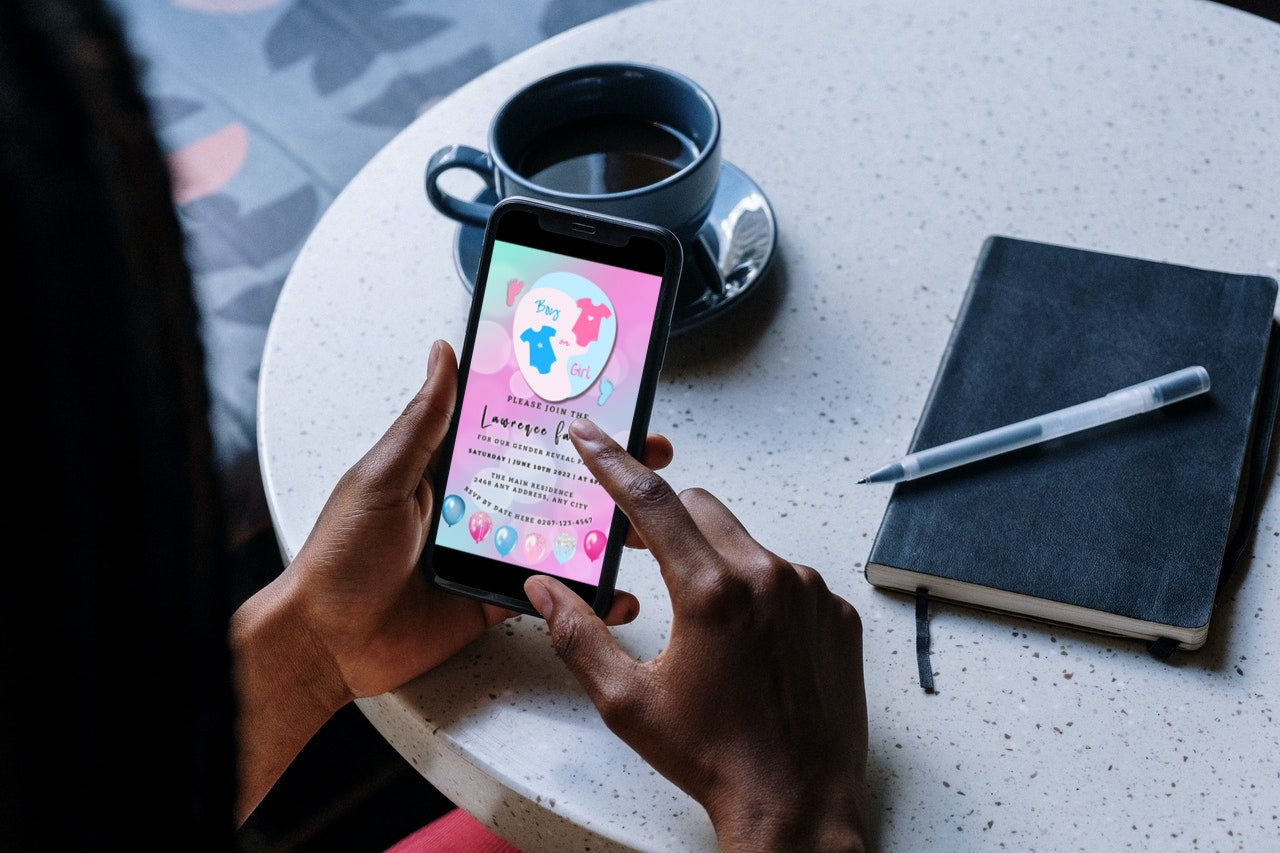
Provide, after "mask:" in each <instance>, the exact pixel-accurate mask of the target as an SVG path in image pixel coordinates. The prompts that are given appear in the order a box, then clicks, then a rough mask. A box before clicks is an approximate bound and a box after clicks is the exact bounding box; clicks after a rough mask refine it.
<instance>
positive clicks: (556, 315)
mask: <svg viewBox="0 0 1280 853" xmlns="http://www.w3.org/2000/svg"><path fill="white" fill-rule="evenodd" d="M682 262H683V254H682V251H681V248H680V243H679V242H678V241H677V240H676V238H675V236H674V235H672V233H671V232H670V231H668V230H666V229H665V228H661V227H658V226H654V225H649V224H644V223H639V222H632V221H629V220H625V219H617V218H613V217H606V216H601V215H597V214H591V213H586V212H583V211H580V210H575V209H573V208H568V207H561V206H555V205H549V204H545V203H542V202H534V201H530V200H527V199H523V198H509V199H506V200H503V201H501V202H499V203H498V204H497V205H495V206H494V208H493V212H492V214H490V216H489V219H488V223H487V225H486V227H485V233H484V243H483V247H482V249H481V255H480V265H479V268H478V271H477V275H476V284H475V288H474V290H473V291H472V301H471V312H470V315H469V318H468V320H467V332H466V339H465V340H464V341H463V346H462V355H461V359H460V363H459V378H458V401H457V406H456V408H455V410H454V417H453V421H452V423H451V425H450V428H449V432H448V436H447V438H446V439H445V444H444V447H443V452H442V455H441V458H442V462H441V464H440V465H439V467H438V470H437V472H436V478H435V483H434V485H435V495H436V501H435V511H434V514H433V517H432V524H431V532H430V534H429V536H428V539H427V545H426V547H425V548H424V550H423V557H422V564H423V567H424V570H425V571H426V572H427V574H428V576H429V577H430V578H431V580H432V582H433V583H435V584H436V585H437V586H439V587H441V588H443V589H445V590H448V591H449V592H452V593H456V594H459V595H464V596H468V597H471V598H475V599H479V600H480V601H485V602H489V603H492V604H497V605H500V606H502V607H506V608H509V609H511V610H515V611H519V612H522V613H528V614H531V615H537V612H536V611H535V610H534V609H533V606H532V605H531V604H530V603H529V600H528V598H527V597H526V596H525V594H524V582H525V579H526V578H529V577H531V576H533V575H537V574H546V575H553V576H555V577H557V578H558V579H559V580H561V581H562V582H564V583H565V584H566V585H567V586H568V587H569V588H570V589H572V590H574V591H575V592H576V593H577V594H578V595H580V596H581V597H582V598H583V599H584V600H586V601H587V602H588V603H589V604H590V605H591V607H592V609H593V610H595V612H596V613H598V614H600V615H601V616H603V615H604V614H605V613H606V612H607V611H608V609H609V605H610V603H611V602H612V600H613V589H614V580H615V578H616V575H617V568H618V562H619V560H620V559H621V556H622V548H623V544H624V542H625V541H626V534H627V519H626V516H625V515H623V513H622V511H621V510H619V509H618V508H617V506H616V505H615V504H614V502H613V499H612V498H610V497H609V495H608V493H607V492H606V491H605V489H604V487H603V486H601V485H600V483H599V482H597V481H596V480H595V478H594V477H592V476H591V472H590V471H588V470H587V467H586V465H584V464H583V462H582V459H581V457H580V456H579V455H578V452H577V450H576V449H575V448H574V446H573V442H572V441H571V440H570V438H569V425H570V424H571V423H573V421H574V420H575V419H576V418H589V419H590V420H591V421H593V422H594V423H595V424H596V425H597V426H598V427H600V429H601V430H603V431H604V432H605V433H606V434H608V435H610V436H612V437H613V438H614V439H615V440H616V441H617V442H618V443H619V444H622V445H623V446H624V447H626V448H627V450H628V451H629V452H630V453H631V454H632V455H633V456H636V457H637V458H638V457H640V455H641V453H642V452H643V449H644V443H645V437H646V435H647V434H648V429H649V415H650V411H651V409H652V407H653V398H654V394H655V392H656V390H657V383H658V374H659V372H660V371H661V369H662V360H663V357H664V355H665V353H666V347H667V335H668V332H669V330H670V328H671V314H672V310H673V308H674V305H675V297H676V288H677V286H678V284H679V280H680V270H681V265H682Z"/></svg>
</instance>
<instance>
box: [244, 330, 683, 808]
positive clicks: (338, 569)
mask: <svg viewBox="0 0 1280 853" xmlns="http://www.w3.org/2000/svg"><path fill="white" fill-rule="evenodd" d="M457 382H458V368H457V360H456V356H455V355H454V352H453V349H452V347H450V346H449V344H447V343H445V342H444V341H438V342H437V343H436V344H435V345H434V346H433V347H432V350H431V356H430V359H429V361H428V366H427V379H426V381H425V382H424V384H423V385H422V387H421V389H420V390H419V391H418V392H417V394H416V395H414V397H413V399H412V400H411V401H410V402H409V404H408V405H407V406H406V407H405V409H404V411H403V412H402V413H401V414H400V416H399V417H398V418H397V419H396V421H395V422H394V423H393V424H392V425H391V426H390V427H389V428H388V429H387V431H386V433H385V434H384V435H383V436H382V437H381V438H380V439H379V440H378V441H377V443H376V444H374V445H373V447H372V448H371V449H370V450H369V451H368V452H367V453H366V454H365V455H364V456H363V457H362V458H361V459H360V460H359V461H357V462H356V463H355V464H354V465H352V466H351V468H350V469H348V470H347V471H346V473H344V474H343V476H342V477H341V479H340V480H339V481H338V483H337V485H336V486H335V487H334V489H333V492H332V493H331V494H330V496H329V499H328V500H327V501H326V502H325V505H324V508H323V509H322V510H321V512H320V517H319V518H318V519H317V521H316V524H315V526H314V527H313V528H312V531H311V534H310V535H309V536H308V537H307V540H306V542H305V543H304V544H303V546H302V549H301V550H300V551H299V553H298V555H297V557H295V558H294V560H293V561H292V562H291V563H290V564H289V566H288V567H286V568H285V570H284V571H283V572H282V573H281V574H280V576H279V577H277V578H276V579H275V580H274V581H272V582H271V583H270V584H268V585H267V586H266V587H264V588H263V589H262V590H260V591H259V592H258V593H256V594H255V595H254V596H253V597H252V598H250V599H249V600H248V601H247V602H246V603H245V604H244V605H242V606H241V607H240V609H239V610H237V612H236V614H235V617H234V619H233V622H232V631H231V643H232V648H233V650H234V652H235V657H236V681H237V688H238V691H239V700H240V716H239V729H240V743H241V750H242V755H241V762H240V764H241V776H242V785H241V796H240V807H241V815H240V816H241V818H244V817H245V816H247V815H248V813H249V811H250V810H251V809H252V808H253V807H254V806H256V804H257V802H258V800H259V799H260V798H261V796H262V795H264V794H265V793H266V791H267V789H268V788H270V786H271V785H272V784H273V783H274V782H275V780H276V779H277V778H278V777H279V775H280V773H281V772H283V770H284V768H285V767H286V766H287V765H288V763H289V762H290V761H292V760H293V757H294V756H295V755H296V754H297V753H298V751H299V750H301V748H302V746H303V745H304V744H305V743H306V741H307V740H309V739H310V738H311V736H312V735H313V734H315V732H316V731H318V730H319V728H320V726H321V725H322V724H323V723H324V721H325V720H327V719H328V718H329V716H330V715H332V714H333V713H334V712H336V711H337V710H338V708H340V707H341V706H343V705H345V704H346V703H347V702H349V701H351V700H352V699H355V698H358V697H362V696H373V695H377V694H379V693H385V692H386V691H388V690H392V689H394V688H396V687H399V686H400V685H402V684H404V683H405V682H407V681H409V680H410V679H412V678H414V677H416V676H418V675H419V674H421V673H423V672H425V671H426V670H428V669H430V668H432V667H434V666H436V665H437V664H439V663H441V662H442V661H444V660H446V659H447V658H449V657H450V656H452V655H453V654H454V653H456V652H457V651H458V650H459V649H461V648H462V647H463V646H465V645H467V644H468V643H469V642H471V641H472V640H474V639H475V638H477V637H478V636H480V634H482V633H483V632H484V631H485V629H486V628H488V627H490V626H492V625H495V624H497V623H498V622H501V621H502V620H504V619H506V618H508V617H510V616H514V615H516V614H514V613H513V612H512V611H508V610H503V609H501V608H498V607H495V606H492V605H487V604H482V603H480V602H478V601H476V600H474V599H468V598H463V597H460V596H455V595H450V594H448V593H446V592H444V591H443V590H440V589H438V588H436V587H435V586H433V585H432V584H431V583H429V582H428V580H427V579H426V577H425V576H424V575H423V573H422V572H421V571H420V570H419V569H418V567H417V565H418V556H419V554H420V553H421V551H422V549H423V545H424V544H425V542H426V538H427V531H428V529H429V526H430V519H431V512H432V508H433V503H434V501H435V500H437V496H436V495H435V494H434V493H433V489H432V485H431V484H432V478H433V475H434V469H435V466H436V465H438V464H439V461H440V447H441V442H442V441H443V439H444V436H445V431H446V430H447V429H448V426H449V420H450V418H451V416H452V414H453V408H454V405H455V400H456V394H457ZM671 455H672V450H671V443H670V442H669V441H668V440H667V439H666V438H664V437H662V436H649V437H648V440H647V441H646V443H645V461H646V462H647V463H648V464H650V465H653V466H654V467H657V468H661V467H663V466H665V465H667V464H668V463H669V462H670V461H671ZM639 606H640V605H639V602H638V601H637V600H636V598H635V596H633V595H631V594H630V593H627V592H622V591H619V592H616V593H615V594H614V599H613V605H612V608H611V609H610V610H609V611H608V614H607V616H606V619H607V621H608V622H609V623H610V624H623V623H625V622H629V621H631V620H632V619H634V618H635V616H636V614H637V613H638V612H639Z"/></svg>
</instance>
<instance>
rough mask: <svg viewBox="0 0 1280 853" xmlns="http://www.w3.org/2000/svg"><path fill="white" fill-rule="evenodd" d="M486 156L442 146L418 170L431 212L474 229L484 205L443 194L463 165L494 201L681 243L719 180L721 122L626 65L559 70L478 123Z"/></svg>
mask: <svg viewBox="0 0 1280 853" xmlns="http://www.w3.org/2000/svg"><path fill="white" fill-rule="evenodd" d="M488 144H489V150H488V152H484V151H479V150H477V149H475V148H471V147H468V146H466V145H448V146H446V147H444V148H441V149H440V150H439V151H437V152H435V153H434V154H433V155H431V158H430V160H429V161H428V163H427V170H426V189H427V197H428V198H429V199H430V200H431V203H432V205H434V206H435V208H436V209H437V210H439V211H440V212H441V213H443V214H445V215H446V216H448V217H450V218H452V219H456V220H458V221H459V222H463V223H466V224H468V225H474V226H477V227H483V226H484V225H485V223H486V221H487V220H488V218H489V212H490V210H492V208H493V205H492V204H488V203H485V201H483V200H480V199H476V200H471V201H468V200H464V199H460V198H457V197H455V196H452V195H449V194H448V193H446V192H444V190H442V189H441V188H440V186H439V183H438V182H439V178H440V175H441V174H443V173H444V172H446V171H448V170H450V169H466V170H468V171H471V172H474V173H476V174H477V175H479V176H480V177H481V178H482V179H483V180H484V182H485V184H486V185H487V186H488V188H489V190H490V191H491V195H492V196H493V197H495V200H496V199H503V198H507V197H508V196H524V197H526V198H533V199H538V200H542V201H548V202H552V203H557V204H563V205H568V206H570V207H577V208H581V209H584V210H590V211H594V212H597V213H603V214H607V215H611V216H619V217H623V218H625V219H635V220H639V221H642V222H650V223H653V224H655V225H661V226H663V227H665V228H668V229H670V230H671V231H673V232H674V233H675V234H676V236H677V237H679V238H681V239H682V240H685V241H691V240H692V239H693V237H694V235H695V234H697V231H698V228H699V227H700V226H701V225H702V223H703V222H704V221H705V220H706V218H707V214H708V213H709V212H710V210H711V203H712V201H713V199H714V197H715V191H716V185H717V183H718V182H719V179H720V115H719V112H718V111H717V109H716V106H715V103H714V102H713V101H712V100H711V97H710V96H709V95H708V94H707V93H706V91H704V90H703V88H702V87H701V86H699V85H698V84H697V83H695V82H693V81H692V80H690V79H689V78H688V77H685V76H684V75H682V74H678V73H676V72H674V71H670V70H668V69H665V68H658V67H655V66H652V65H641V64H635V63H616V62H615V63H605V64H599V65H585V66H580V67H577V68H570V69H567V70H565V71H560V72H558V73H555V74H552V75H550V76H548V77H544V78H542V79H540V80H538V81H536V82H534V83H532V84H530V85H529V86H526V87H525V88H523V89H521V90H520V91H519V92H517V93H515V94H514V95H512V96H511V97H510V98H509V99H508V100H507V101H506V103H504V104H503V105H502V106H501V107H500V108H499V109H498V112H497V113H496V114H495V116H494V118H493V122H492V123H491V124H490V127H489V141H488Z"/></svg>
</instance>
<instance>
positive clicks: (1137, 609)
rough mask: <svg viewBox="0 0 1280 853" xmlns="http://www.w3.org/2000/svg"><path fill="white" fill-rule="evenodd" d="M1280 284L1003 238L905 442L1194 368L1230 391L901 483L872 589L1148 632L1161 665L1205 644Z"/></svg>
mask: <svg viewBox="0 0 1280 853" xmlns="http://www.w3.org/2000/svg"><path fill="white" fill-rule="evenodd" d="M1276 293H1277V283H1276V281H1275V280H1274V279H1272V278H1269V277H1265V276H1258V275H1241V274H1233V273H1228V272H1218V271H1213V270H1205V269H1195V268H1190V267H1186V266H1180V265H1176V264H1171V263H1166V262H1161V261H1154V260H1145V259H1141V258H1132V257H1123V256H1119V255H1111V254H1105V253H1101V252H1095V251H1088V250H1085V249H1081V248H1074V247H1068V246H1058V245H1051V244H1048V243H1038V242H1032V241H1027V240H1020V239H1014V238H1011V237H1005V236H999V235H996V236H992V237H989V238H988V239H987V240H986V242H985V243H984V245H983V247H982V251H981V253H980V256H979V259H978V262H977V265H976V268H975V269H974V271H973V275H972V278H971V279H970V282H969V286H968V289H967V291H966V293H965V295H964V298H963V301H962V302H961V305H960V308H959V311H958V314H957V317H956V321H955V325H954V327H953V329H952V334H951V337H950V340H949V341H948V343H947V345H946V349H945V350H944V352H943V354H942V358H941V362H940V364H939V365H938V369H937V373H936V376H935V379H934V382H933V386H932V388H931V389H930V391H929V394H928V396H927V397H926V400H925V403H924V407H923V411H922V413H921V415H920V418H919V421H918V422H917V426H916V430H915V434H914V435H913V437H912V438H911V441H910V445H909V447H904V448H903V452H904V453H905V452H907V451H914V450H919V449H923V448H927V447H933V446H936V445H939V444H942V443H944V442H947V441H951V440H953V439H956V438H960V437H963V436H966V435H972V434H975V433H979V432H982V431H984V430H987V429H991V428H993V427H997V426H1001V425H1002V424H1007V423H1013V422H1015V421H1019V420H1022V419H1025V418H1029V417H1033V416H1036V415H1039V414H1043V413H1045V412H1049V411H1053V410H1055V409H1060V408H1063V407H1064V406H1068V405H1072V404H1075V403H1081V402H1084V401H1086V400H1091V399H1093V398H1095V397H1100V396H1102V395H1104V394H1107V393H1109V392H1111V391H1114V390H1116V389H1120V388H1123V387H1126V386H1129V385H1133V384H1136V383H1138V382H1142V381H1145V380H1147V379H1150V378H1153V377H1156V376H1159V375H1162V374H1165V373H1170V372H1172V371H1174V370H1178V369H1181V368H1183V367H1188V366H1191V365H1203V366H1204V367H1205V368H1206V369H1207V370H1208V372H1209V377H1210V382H1211V387H1210V389H1209V391H1208V392H1207V393H1204V394H1200V395H1198V396H1196V397H1192V398H1190V399H1187V400H1182V401H1180V402H1176V403H1172V404H1170V405H1167V406H1165V407H1163V408H1161V409H1157V410H1155V411H1150V412H1146V413H1144V414H1141V415H1136V416H1133V417H1130V418H1126V419H1123V420H1118V421H1115V422H1112V423H1109V424H1105V425H1102V426H1098V427H1094V428H1091V429H1088V430H1083V431H1080V432H1077V433H1074V434H1071V435H1066V436H1062V437H1060V438H1057V439H1053V440H1051V441H1048V442H1045V443H1042V444H1037V445H1034V446H1030V447H1025V448H1022V449H1019V450H1015V451H1012V452H1009V453H1006V454H1003V455H999V456H995V457H991V458H988V459H984V460H981V461H978V462H973V463H970V464H968V465H964V466H960V467H958V468H953V469H951V470H948V471H942V472H939V473H935V474H932V475H929V476H926V477H922V478H920V479H916V480H909V481H905V482H900V483H898V484H896V485H895V486H893V491H892V492H891V494H890V496H889V499H888V503H887V505H886V508H885V513H884V517H883V519H882V521H881V524H880V528H879V530H878V532H877V534H876V537H875V539H874V540H873V544H872V547H871V552H870V555H869V558H868V561H867V563H866V568H865V576H866V579H867V581H869V582H870V583H871V584H873V585H875V586H877V587H881V588H885V589H891V590H900V591H903V592H908V593H912V594H917V597H918V604H919V605H921V607H922V608H923V607H924V606H925V604H924V603H925V601H926V596H927V597H928V598H935V599H945V600H948V601H952V602H956V603H960V604H964V605H971V606H974V607H979V608H986V609H990V610H995V611H1001V612H1004V613H1008V614H1015V615H1020V616H1024V617H1030V618H1032V619H1034V620H1038V621H1043V622H1047V623H1060V624H1065V625H1070V626H1074V627H1077V628H1082V629H1086V630H1091V631H1097V632H1100V633H1104V634H1110V635H1118V636H1124V637H1132V638H1139V639H1142V640H1146V641H1149V642H1150V644H1151V645H1150V646H1149V648H1150V649H1151V650H1152V653H1153V654H1157V656H1159V657H1164V656H1167V655H1168V653H1169V652H1170V651H1171V650H1172V648H1174V647H1179V648H1182V649H1188V650H1190V649H1197V648H1199V647H1200V646H1202V645H1203V644H1204V642H1205V640H1206V638H1207V635H1208V629H1209V622H1210V616H1211V614H1212V611H1213V606H1214V601H1215V597H1216V594H1217V590H1218V589H1219V586H1220V584H1221V581H1222V580H1223V579H1224V577H1225V576H1226V574H1227V573H1228V572H1230V571H1231V569H1232V568H1233V567H1234V566H1235V565H1236V563H1237V562H1238V561H1239V560H1240V557H1241V555H1242V554H1243V553H1244V551H1245V549H1246V547H1247V544H1248V540H1249V537H1250V532H1251V529H1252V526H1253V523H1254V521H1255V519H1256V513H1257V504H1258V494H1259V491H1260V489H1261V485H1262V475H1263V473H1264V471H1265V469H1266V458H1267V453H1268V450H1269V448H1270V446H1271V431H1272V428H1273V425H1274V422H1275V419H1276V406H1277V387H1276V386H1277V382H1276V377H1277V375H1280V369H1277V366H1276V364H1277V360H1280V355H1278V353H1280V345H1278V344H1277V339H1278V338H1280V336H1277V335H1275V334H1273V331H1272V330H1273V328H1274V327H1275V325H1276V324H1275V319H1274V315H1275V309H1276ZM879 461H885V462H887V461H889V460H879ZM868 488H870V487H868ZM922 614H923V610H920V611H918V616H919V617H920V619H921V624H922V625H923V619H924V616H923V615H922ZM926 638H927V635H926ZM921 675H922V680H923V679H924V676H925V670H924V665H923V663H922V668H921Z"/></svg>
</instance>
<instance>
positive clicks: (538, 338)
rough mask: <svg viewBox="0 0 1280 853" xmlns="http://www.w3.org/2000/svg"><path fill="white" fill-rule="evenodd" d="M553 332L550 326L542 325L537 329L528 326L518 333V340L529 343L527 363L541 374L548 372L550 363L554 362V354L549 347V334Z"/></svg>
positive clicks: (554, 331)
mask: <svg viewBox="0 0 1280 853" xmlns="http://www.w3.org/2000/svg"><path fill="white" fill-rule="evenodd" d="M555 333H556V330H555V329H554V328H552V327H551V326H543V327H542V328H540V329H538V330H537V331H534V329H533V327H532V326H530V327H529V328H527V329H525V330H524V331H523V332H521V333H520V340H522V341H524V342H525V343H527V344H528V345H529V364H530V365H532V366H533V369H534V370H536V371H538V372H539V373H541V374H543V375H546V374H548V373H550V372H551V365H553V364H555V363H556V354H555V352H554V351H553V350H552V349H551V336H552V335H554V334H555Z"/></svg>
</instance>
